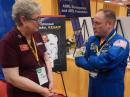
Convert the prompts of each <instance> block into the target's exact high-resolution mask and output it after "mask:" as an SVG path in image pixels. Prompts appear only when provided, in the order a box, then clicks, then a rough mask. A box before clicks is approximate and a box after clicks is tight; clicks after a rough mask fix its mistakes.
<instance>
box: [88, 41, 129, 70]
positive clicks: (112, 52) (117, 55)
mask: <svg viewBox="0 0 130 97" xmlns="http://www.w3.org/2000/svg"><path fill="white" fill-rule="evenodd" d="M128 56H129V43H128V42H127V41H126V40H117V41H116V42H114V43H113V46H112V47H111V48H110V49H109V50H108V51H107V52H106V53H102V54H100V55H99V56H90V57H89V60H88V63H89V64H90V65H92V66H93V67H94V68H95V69H97V70H103V71H106V70H110V69H113V68H115V67H117V66H118V65H119V63H121V62H122V61H123V60H126V59H127V58H128Z"/></svg>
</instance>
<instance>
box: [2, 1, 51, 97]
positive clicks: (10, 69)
mask: <svg viewBox="0 0 130 97" xmlns="http://www.w3.org/2000/svg"><path fill="white" fill-rule="evenodd" d="M39 16H40V7H39V5H38V4H37V3H36V2H34V1H33V0H16V2H15V4H14V5H13V9H12V17H13V19H14V21H15V22H16V27H15V28H14V29H13V30H12V31H10V32H9V33H8V34H7V35H6V36H5V37H4V38H3V39H2V40H1V41H0V42H1V43H0V44H1V45H0V46H1V47H0V64H3V72H4V76H5V79H6V81H7V82H8V84H7V85H8V87H7V88H8V96H9V97H50V96H52V95H53V92H52V91H53V80H52V69H51V66H50V63H49V61H48V57H47V53H46V48H45V45H44V43H43V41H42V38H41V35H40V34H39V32H38V27H39V23H38V20H39Z"/></svg>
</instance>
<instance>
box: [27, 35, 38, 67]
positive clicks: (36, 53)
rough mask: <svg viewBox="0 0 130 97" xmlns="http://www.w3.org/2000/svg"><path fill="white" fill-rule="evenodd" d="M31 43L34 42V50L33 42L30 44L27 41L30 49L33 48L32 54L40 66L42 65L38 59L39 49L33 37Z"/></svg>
mask: <svg viewBox="0 0 130 97" xmlns="http://www.w3.org/2000/svg"><path fill="white" fill-rule="evenodd" d="M31 41H32V43H33V46H34V48H33V47H32V45H31V42H29V41H27V42H28V45H29V47H30V48H31V50H32V53H33V55H34V57H35V59H36V61H37V63H38V65H40V61H39V57H38V51H37V47H36V43H35V40H34V37H32V40H31Z"/></svg>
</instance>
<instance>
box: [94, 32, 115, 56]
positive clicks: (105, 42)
mask: <svg viewBox="0 0 130 97" xmlns="http://www.w3.org/2000/svg"><path fill="white" fill-rule="evenodd" d="M115 34H116V32H114V33H113V35H112V36H111V37H110V38H109V39H108V40H107V41H104V42H103V43H102V44H101V48H100V49H99V48H98V46H97V47H96V52H97V53H100V52H101V51H102V49H103V48H104V46H105V44H107V43H108V42H109V41H110V40H111V39H112V38H113V37H114V36H115Z"/></svg>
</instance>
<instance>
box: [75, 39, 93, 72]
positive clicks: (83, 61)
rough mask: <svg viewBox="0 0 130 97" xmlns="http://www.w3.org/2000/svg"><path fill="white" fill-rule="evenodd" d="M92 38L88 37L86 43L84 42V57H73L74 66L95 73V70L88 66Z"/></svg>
mask: <svg viewBox="0 0 130 97" xmlns="http://www.w3.org/2000/svg"><path fill="white" fill-rule="evenodd" d="M92 38H93V37H90V38H89V40H88V42H86V51H85V55H84V56H80V57H75V64H76V65H77V66H78V67H81V68H84V69H86V70H90V71H95V68H94V67H93V66H92V65H90V64H88V58H89V56H90V44H91V40H92Z"/></svg>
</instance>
